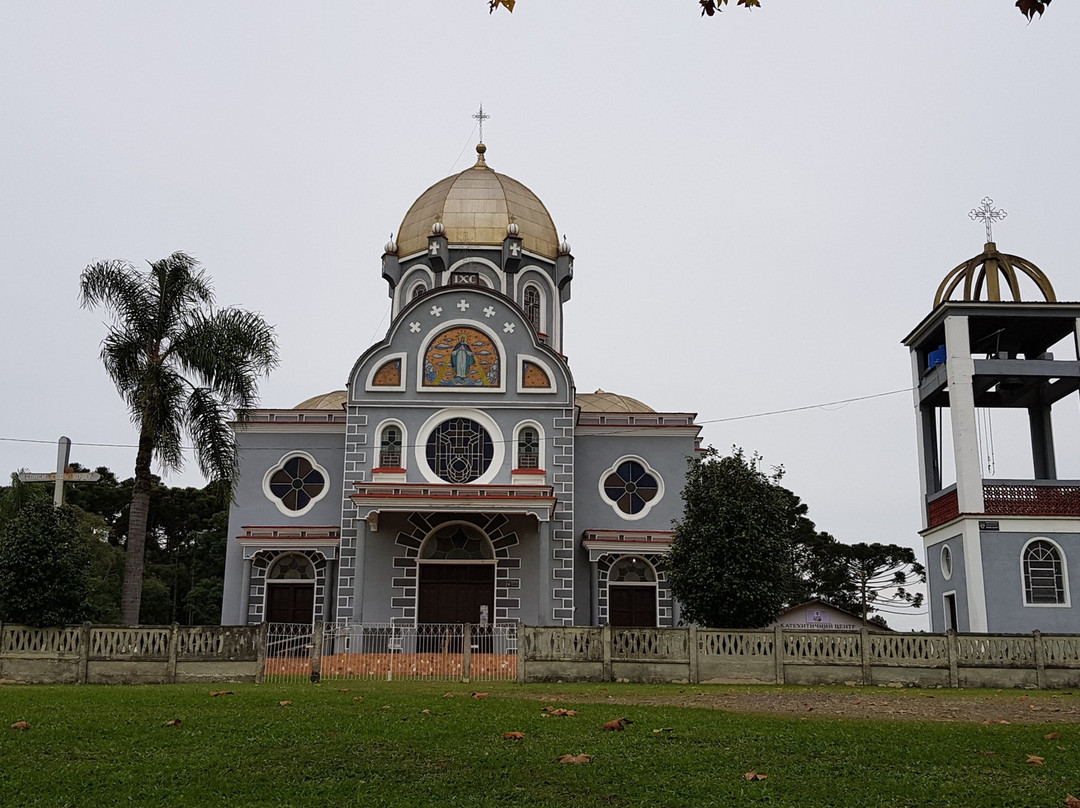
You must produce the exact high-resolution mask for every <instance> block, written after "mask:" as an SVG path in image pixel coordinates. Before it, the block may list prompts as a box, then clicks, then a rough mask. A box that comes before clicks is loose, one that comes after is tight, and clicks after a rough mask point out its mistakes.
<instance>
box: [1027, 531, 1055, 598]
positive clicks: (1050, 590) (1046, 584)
mask: <svg viewBox="0 0 1080 808" xmlns="http://www.w3.org/2000/svg"><path fill="white" fill-rule="evenodd" d="M1023 570H1024V603H1026V604H1029V605H1032V606H1047V605H1059V604H1063V603H1065V565H1064V562H1063V561H1062V559H1061V552H1060V551H1059V550H1058V547H1057V545H1055V544H1054V543H1053V542H1049V541H1047V540H1046V539H1036V540H1035V541H1032V542H1030V543H1028V545H1027V546H1026V547H1025V548H1024V556H1023Z"/></svg>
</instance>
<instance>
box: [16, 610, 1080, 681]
mask: <svg viewBox="0 0 1080 808" xmlns="http://www.w3.org/2000/svg"><path fill="white" fill-rule="evenodd" d="M324 628H325V627H324V626H323V625H322V624H319V623H317V624H315V626H313V627H305V637H304V642H298V643H296V644H295V647H292V646H290V649H289V650H288V652H287V653H278V652H275V651H274V650H273V648H271V649H270V653H269V659H268V647H269V646H272V645H273V643H268V626H267V624H263V625H261V626H179V625H176V624H173V625H171V626H138V627H133V628H119V627H116V626H94V625H90V624H89V623H87V624H83V625H81V626H61V627H56V628H34V627H31V626H21V625H11V624H0V682H3V681H7V682H26V683H46V682H56V683H61V682H70V683H99V682H100V683H119V682H147V683H152V682H215V681H255V682H258V681H262V680H263V677H264V676H265V675H266V674H267V672H268V669H269V668H273V666H274V665H280V664H281V660H282V659H283V658H285V659H289V660H292V662H290V664H291V665H295V666H296V667H297V672H296V673H297V677H298V678H318V677H317V676H316V677H312V676H311V675H310V674H312V673H316V672H320V671H321V673H322V674H323V675H326V676H327V677H328V678H338V677H343V678H353V677H359V678H368V677H367V673H366V671H367V668H366V667H364V666H363V665H357V663H358V662H360V663H364V665H367V666H368V667H370V663H371V659H372V658H374V656H377V654H376V653H375V652H376V651H378V650H379V649H375V650H371V649H367V648H366V646H360V645H357V646H355V647H354V644H353V643H352V640H350V643H349V647H348V648H346V647H345V645H344V641H345V639H348V638H351V637H353V635H356V636H359V635H357V631H358V630H361V629H362V627H356V626H352V627H342V626H337V625H335V626H332V631H330V632H327V631H325V630H324ZM308 632H310V634H308ZM384 633H385V632H384ZM443 633H445V632H443ZM346 635H348V637H346ZM387 636H392V635H389V634H388V635H387ZM440 636H441V635H440ZM447 636H449V635H447ZM454 636H455V637H457V636H458V635H456V634H455V635H454ZM507 636H508V637H509V635H507ZM309 637H310V639H309ZM460 637H461V645H462V648H461V649H458V648H456V646H453V643H449V642H447V643H443V644H442V645H440V646H438V647H437V648H435V649H433V650H427V651H426V653H424V654H417V653H413V654H411V655H410V654H404V653H403V652H405V651H409V650H410V649H406V648H405V647H404V646H401V647H398V646H393V647H392V648H391V647H390V646H389V645H388V647H387V649H386V651H392V652H393V655H394V656H395V658H396V659H397V661H398V662H403V661H407V662H409V664H410V665H412V668H416V670H412V668H407V669H406V668H402V669H401V672H400V673H398V672H397V671H395V675H394V678H431V677H432V676H433V675H434V674H433V673H432V671H434V670H435V669H434V668H432V670H431V671H429V670H428V669H427V668H425V667H424V666H425V665H427V666H428V667H431V666H432V665H434V664H435V662H439V663H440V664H442V663H443V662H445V660H443V659H442V657H443V656H446V655H454V654H455V653H459V652H460V654H462V655H464V654H467V653H468V652H469V651H470V649H472V646H473V643H472V642H471V641H470V639H471V637H470V634H469V633H468V632H465V631H463V632H462V633H461V634H460ZM317 640H322V642H319V641H317ZM315 648H320V649H322V653H320V654H315V653H314V649H315ZM413 650H414V651H415V650H418V651H424V650H425V649H413ZM479 650H480V649H479V648H478V649H477V650H476V651H473V653H472V659H471V663H472V665H471V669H470V665H469V664H465V661H464V659H463V660H462V664H461V666H460V667H457V668H453V667H451V668H447V670H448V671H450V672H449V673H445V672H440V671H442V669H441V668H440V669H439V671H435V672H436V673H439V676H438V677H437V678H444V676H443V673H445V675H446V676H451V675H452V676H460V677H461V678H462V679H463V680H466V681H468V680H469V678H470V674H471V675H472V676H473V677H476V678H510V677H509V676H507V672H508V671H510V670H513V673H512V674H510V676H514V677H516V678H517V679H518V680H519V681H525V682H550V681H592V682H607V681H629V682H692V683H712V682H715V683H741V684H755V683H756V684H800V685H820V684H846V683H854V684H867V685H888V684H901V685H910V686H920V687H993V688H1002V687H1038V688H1066V687H1080V636H1073V635H1068V636H1066V635H1056V634H1040V633H1039V632H1034V633H1032V634H1023V635H988V634H954V633H952V632H950V633H948V634H893V633H875V632H869V631H867V630H865V629H864V630H863V631H861V632H854V631H852V632H842V631H835V632H832V631H830V632H825V631H784V630H782V629H780V628H776V629H775V630H766V631H737V630H720V629H702V628H695V627H690V628H668V629H633V628H612V627H610V626H604V627H572V628H549V627H534V626H522V627H520V628H518V629H517V631H516V644H511V643H509V642H508V641H507V642H506V643H502V642H501V641H500V644H499V647H498V648H497V649H496V648H495V646H494V645H493V646H492V648H491V649H487V648H486V647H485V648H483V649H482V650H483V651H484V653H479V652H478V651H479ZM429 656H430V657H438V659H437V660H434V661H433V660H427V659H426V657H429ZM369 657H370V658H369ZM422 657H423V658H422ZM481 659H484V660H487V661H489V662H490V661H491V660H495V661H496V662H498V663H499V667H498V670H497V671H494V670H493V671H490V672H488V673H487V674H484V673H482V672H481V669H480V668H479V667H477V666H478V665H480V664H481V663H480V661H479V660H481ZM451 661H453V660H451ZM331 664H333V665H338V666H339V667H342V670H341V671H337V670H336V668H335V669H332V668H331V667H330V665H331ZM354 668H355V671H354V670H353V669H354ZM301 669H302V670H301ZM485 670H486V669H485ZM459 671H460V673H458V672H459ZM275 672H276V671H275V670H269V673H270V675H271V676H274V675H275ZM301 673H302V674H303V676H302V677H301V676H300V674H301ZM410 674H411V675H410ZM382 675H384V672H382V671H381V669H380V671H379V678H381V676H382ZM275 678H276V677H275ZM370 678H376V677H375V676H374V675H373V676H371V677H370Z"/></svg>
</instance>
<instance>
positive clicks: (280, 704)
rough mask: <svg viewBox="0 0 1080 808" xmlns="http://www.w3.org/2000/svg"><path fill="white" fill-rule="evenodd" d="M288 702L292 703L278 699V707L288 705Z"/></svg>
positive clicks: (289, 702)
mask: <svg viewBox="0 0 1080 808" xmlns="http://www.w3.org/2000/svg"><path fill="white" fill-rule="evenodd" d="M290 704H292V702H291V701H279V702H278V707H288V706H289V705H290Z"/></svg>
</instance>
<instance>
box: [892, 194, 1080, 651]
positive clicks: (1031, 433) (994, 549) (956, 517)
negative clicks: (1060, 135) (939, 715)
mask: <svg viewBox="0 0 1080 808" xmlns="http://www.w3.org/2000/svg"><path fill="white" fill-rule="evenodd" d="M990 203H991V200H989V199H984V200H983V206H982V208H976V209H975V210H973V211H972V212H971V215H972V218H977V219H982V220H983V221H984V222H985V224H986V245H985V247H984V248H983V252H982V253H980V254H979V255H976V256H974V257H973V258H971V259H969V260H967V261H964V262H963V263H961V264H959V265H958V266H957V267H956V268H955V269H953V270H952V271H951V272H949V273H948V274H947V275H946V276H945V279H944V280H943V281H942V282H941V285H940V286H939V287H938V291H937V296H936V297H935V299H934V308H933V311H931V312H930V313H929V314H928V315H927V316H926V317H925V318H924V319H923V321H922V322H921V323H920V324H919V325H918V327H916V329H915V330H914V331H912V332H911V333H910V334H909V335H908V336H907V337H906V338H905V339H904V344H905V345H906V346H908V348H909V349H910V351H911V363H912V364H911V367H912V379H913V384H914V390H915V406H916V414H917V419H918V420H917V423H918V437H919V470H920V476H921V482H922V494H923V514H922V515H923V530H922V537H923V542H924V546H925V548H926V572H927V586H928V589H929V594H928V598H927V600H928V603H929V607H930V623H931V629H932V630H933V631H935V632H940V631H945V630H947V629H954V630H957V631H962V632H990V633H1029V632H1031V631H1033V630H1036V629H1037V630H1040V631H1043V632H1058V633H1072V634H1075V633H1076V631H1077V627H1078V626H1080V605H1078V603H1077V598H1078V596H1080V590H1078V589H1077V587H1078V586H1080V584H1078V583H1077V580H1078V579H1077V575H1076V570H1078V569H1080V567H1078V565H1080V480H1075V479H1072V480H1070V479H1061V477H1060V476H1059V473H1058V463H1057V454H1056V452H1055V439H1054V425H1055V423H1057V422H1058V421H1060V420H1064V419H1065V418H1071V419H1072V420H1073V423H1074V424H1075V417H1076V412H1077V404H1078V403H1080V400H1078V392H1080V362H1078V361H1077V357H1078V351H1080V303H1064V302H1060V301H1058V300H1057V296H1056V294H1055V292H1054V288H1053V286H1052V285H1051V283H1050V280H1049V279H1048V278H1047V276H1046V275H1045V274H1044V273H1043V272H1042V270H1040V269H1039V268H1038V267H1037V266H1035V265H1034V264H1033V263H1031V262H1030V261H1028V260H1026V259H1024V258H1021V257H1019V256H1016V255H1009V254H1006V253H1002V252H999V251H998V249H997V245H996V244H995V243H994V241H993V238H992V235H991V230H990V224H991V222H992V221H994V220H996V219H999V218H1001V217H1002V216H1003V215H1004V214H1003V212H1002V211H997V210H994V209H993V208H992V207H991V205H990ZM1025 286H1026V287H1028V288H1027V289H1026V290H1025V288H1024V287H1025ZM1023 294H1033V295H1034V299H1032V300H1024V299H1022V295H1023ZM995 424H997V425H998V426H999V427H1000V426H1012V427H1014V429H1013V432H1014V433H1017V434H1016V435H1015V437H1017V438H1019V440H1017V441H1016V442H1015V443H1014V444H1013V445H1012V446H1009V445H1007V444H1006V442H1004V441H1000V440H998V441H995V438H994V428H995V427H994V425H995ZM1071 439H1072V440H1075V435H1073V436H1071ZM1070 442H1071V441H1070ZM1062 443H1063V442H1062V440H1061V437H1060V436H1059V438H1058V444H1062ZM1064 445H1067V444H1064ZM1010 449H1011V450H1012V454H1013V457H1012V458H1002V460H1005V459H1011V460H1012V461H1013V464H1012V466H1011V470H1012V473H1013V474H1017V475H1018V476H1016V477H1013V478H1009V479H1006V478H1002V477H1000V476H998V475H997V473H996V467H997V458H996V456H997V455H998V454H1001V453H1003V452H1005V451H1009V450H1010ZM1071 451H1072V452H1073V453H1074V452H1075V448H1072V449H1071ZM1025 471H1026V473H1024V472H1025ZM1070 571H1072V574H1070Z"/></svg>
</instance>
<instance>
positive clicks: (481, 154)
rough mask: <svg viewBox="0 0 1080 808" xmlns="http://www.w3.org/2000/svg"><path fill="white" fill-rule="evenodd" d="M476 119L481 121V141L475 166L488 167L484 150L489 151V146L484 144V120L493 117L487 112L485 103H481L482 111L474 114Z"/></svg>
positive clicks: (477, 148)
mask: <svg viewBox="0 0 1080 808" xmlns="http://www.w3.org/2000/svg"><path fill="white" fill-rule="evenodd" d="M472 117H473V120H474V121H479V122H480V142H479V143H477V144H476V165H474V166H473V168H487V163H486V162H485V161H484V152H486V151H487V146H485V145H484V121H486V120H488V119H490V118H491V116H490V115H487V114H485V112H484V105H483V103H481V104H480V111H479V112H477V113H476V114H475V115H473V116H472Z"/></svg>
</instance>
